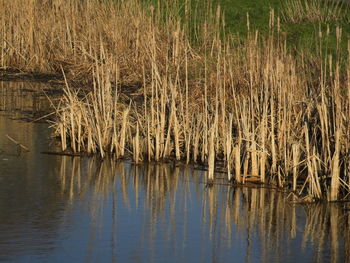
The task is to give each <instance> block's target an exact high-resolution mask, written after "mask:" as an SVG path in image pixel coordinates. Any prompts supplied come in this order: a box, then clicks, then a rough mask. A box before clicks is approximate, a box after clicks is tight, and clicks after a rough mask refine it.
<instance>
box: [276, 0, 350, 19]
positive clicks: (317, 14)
mask: <svg viewBox="0 0 350 263" xmlns="http://www.w3.org/2000/svg"><path fill="white" fill-rule="evenodd" d="M346 15H347V6H345V4H344V2H342V1H336V0H287V1H285V4H284V9H283V11H282V16H283V18H284V19H285V20H286V21H288V22H292V23H300V22H312V23H314V22H321V23H329V22H334V21H340V20H342V19H343V18H344V17H345V16H346Z"/></svg>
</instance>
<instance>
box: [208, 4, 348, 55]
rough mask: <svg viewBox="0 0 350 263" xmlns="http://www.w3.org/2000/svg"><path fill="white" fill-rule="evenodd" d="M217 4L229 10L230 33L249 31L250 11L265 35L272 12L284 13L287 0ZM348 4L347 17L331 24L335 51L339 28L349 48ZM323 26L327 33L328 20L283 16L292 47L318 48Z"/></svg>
mask: <svg viewBox="0 0 350 263" xmlns="http://www.w3.org/2000/svg"><path fill="white" fill-rule="evenodd" d="M214 1H215V4H219V5H220V6H222V10H224V13H225V21H226V31H227V32H230V33H239V34H240V35H245V34H247V15H246V14H247V13H249V18H250V28H251V30H258V31H259V32H261V33H262V34H266V33H267V32H268V30H269V12H270V10H271V9H274V10H275V15H276V17H277V16H281V11H282V10H283V4H284V1H280V0H214ZM346 8H347V6H346V5H344V7H343V12H344V13H345V14H346V17H345V18H344V19H341V20H340V21H337V22H332V23H329V24H328V25H329V28H330V36H329V38H328V39H327V41H326V42H327V43H325V45H324V46H327V48H328V51H329V52H331V53H334V54H335V50H336V34H335V32H336V27H337V26H338V27H341V28H342V31H343V34H342V36H343V37H342V41H341V46H342V48H343V49H344V48H345V49H346V45H347V41H348V39H349V36H350V23H349V21H350V11H349V10H350V9H346ZM319 28H321V30H322V31H323V35H324V36H325V35H326V30H327V23H321V24H318V23H311V22H307V21H305V22H300V23H290V22H285V21H284V20H283V19H282V17H281V31H282V32H285V33H286V36H287V43H288V45H289V46H290V47H292V48H294V49H296V50H299V49H307V50H311V51H312V50H315V49H316V45H318V43H317V42H318V41H319V40H318V35H319Z"/></svg>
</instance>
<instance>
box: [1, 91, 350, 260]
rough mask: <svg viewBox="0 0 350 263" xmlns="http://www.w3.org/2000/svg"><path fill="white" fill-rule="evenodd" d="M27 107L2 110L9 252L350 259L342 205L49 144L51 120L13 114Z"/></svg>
mask: <svg viewBox="0 0 350 263" xmlns="http://www.w3.org/2000/svg"><path fill="white" fill-rule="evenodd" d="M4 89H6V88H4V87H3V90H4ZM32 95H33V93H30V94H27V95H25V96H24V97H25V98H26V99H27V103H28V102H29V101H30V99H31V97H30V96H32ZM10 97H11V96H10ZM29 104H30V103H29ZM0 107H3V103H0ZM26 107H27V106H26ZM28 107H29V106H28ZM17 108H18V107H17ZM29 108H30V107H29ZM9 111H10V112H12V113H11V114H9V113H8V112H9ZM18 111H19V112H21V110H17V111H14V110H13V109H11V107H10V108H8V110H7V111H6V112H7V116H6V117H4V116H2V117H0V150H1V155H0V262H350V236H349V235H350V232H349V227H350V213H349V212H347V211H345V210H344V209H343V205H334V204H333V205H330V204H328V205H321V204H318V205H310V206H300V205H296V204H291V203H288V202H286V197H285V196H283V195H282V194H280V193H278V192H276V191H271V190H267V189H248V188H237V189H234V188H229V187H227V186H220V185H216V186H214V187H212V188H206V187H205V185H204V184H202V183H201V182H202V181H204V176H205V172H202V171H199V170H194V169H191V168H186V167H175V166H174V165H151V164H149V165H139V166H134V165H132V164H131V163H128V162H114V161H108V160H107V161H104V162H101V161H99V160H98V159H94V158H90V159H87V158H72V157H61V156H52V155H45V154H41V153H40V152H41V151H46V150H48V148H52V147H55V146H54V145H50V142H51V141H52V140H51V139H50V134H49V131H48V129H47V125H46V124H32V123H28V122H23V121H20V120H11V119H9V117H13V114H14V113H15V114H16V115H17V114H18ZM26 111H27V112H30V111H31V110H30V109H28V108H26ZM17 117H18V116H17ZM6 135H9V136H11V137H12V138H14V139H16V140H17V141H18V142H20V143H22V144H23V145H25V146H26V147H28V148H29V149H30V152H24V151H22V150H19V149H18V146H16V145H15V144H14V143H13V142H11V141H10V140H9V139H7V137H6Z"/></svg>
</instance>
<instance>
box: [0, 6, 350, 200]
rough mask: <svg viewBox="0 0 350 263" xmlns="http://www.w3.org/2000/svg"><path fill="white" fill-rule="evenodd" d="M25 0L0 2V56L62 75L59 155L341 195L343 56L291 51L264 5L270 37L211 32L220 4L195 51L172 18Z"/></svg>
mask: <svg viewBox="0 0 350 263" xmlns="http://www.w3.org/2000/svg"><path fill="white" fill-rule="evenodd" d="M23 2H24V1H23V0H14V1H3V2H1V5H2V8H1V10H2V11H0V12H2V13H1V25H2V26H1V30H0V34H1V35H2V36H3V41H2V42H1V46H0V50H1V52H2V54H3V55H2V56H1V63H2V65H3V66H4V67H18V68H21V69H25V70H40V71H57V72H64V74H65V76H66V77H67V85H66V88H65V96H64V98H63V99H62V101H61V103H60V104H59V105H58V106H57V120H56V123H55V124H54V127H55V129H56V133H57V135H59V136H60V138H61V141H62V150H66V149H70V150H72V151H74V152H89V153H98V154H100V155H101V156H102V157H105V156H106V155H113V156H115V157H116V158H122V157H130V158H132V159H133V160H134V161H135V162H136V163H139V162H142V161H150V160H155V161H161V160H164V159H169V158H174V159H176V160H183V161H185V162H186V163H190V162H194V163H202V164H206V165H208V168H209V178H208V179H209V181H210V180H214V179H215V178H214V171H215V167H216V166H217V164H222V163H223V165H224V166H225V169H226V170H227V173H228V176H227V177H228V179H231V178H233V177H234V178H235V179H236V181H237V182H243V183H244V181H245V178H246V175H253V176H258V177H260V181H261V182H264V183H269V184H273V185H277V186H279V187H286V186H288V185H289V184H291V185H292V189H293V190H294V191H296V193H297V194H298V195H299V196H300V197H301V198H304V197H305V198H308V200H317V199H328V200H330V201H333V200H337V199H342V198H346V197H347V196H348V194H349V192H350V175H349V155H348V151H349V149H350V145H349V141H350V140H349V134H350V124H349V121H348V119H349V117H348V116H350V99H349V94H350V59H349V56H348V55H347V56H348V57H347V59H348V61H349V62H348V65H347V67H346V68H341V65H343V64H344V63H342V61H341V60H342V59H343V58H344V56H345V52H343V53H341V51H340V50H339V52H338V54H337V55H336V57H335V58H334V57H332V56H331V55H328V54H322V53H321V52H319V54H320V55H319V57H317V58H315V61H316V63H315V64H312V63H309V62H310V61H311V59H309V57H307V56H304V57H303V58H300V59H297V58H295V57H293V56H292V55H291V54H290V53H289V52H288V51H287V49H286V43H285V40H284V37H283V36H282V35H280V34H279V28H280V25H279V19H276V18H275V17H274V13H273V11H272V12H271V14H270V34H269V36H267V37H263V36H260V35H259V33H258V32H249V33H248V35H247V37H246V39H245V40H244V41H243V42H242V43H241V44H239V45H237V43H233V42H232V41H231V40H230V37H227V39H224V40H223V39H222V38H220V37H219V34H218V33H217V32H220V31H222V18H221V14H220V9H218V11H217V13H216V15H212V12H209V14H208V16H207V20H206V21H204V22H203V23H202V24H200V25H198V26H197V29H198V30H197V33H196V34H197V36H198V37H197V42H196V45H195V46H193V45H192V44H191V41H190V39H189V35H188V34H187V33H186V32H187V31H188V28H186V27H185V26H182V24H181V21H180V20H181V19H180V18H179V17H176V16H171V17H169V18H168V19H166V20H164V18H163V17H162V15H161V12H160V11H159V10H158V9H157V8H149V9H147V10H145V9H144V8H143V7H142V6H141V5H140V4H139V3H138V2H137V1H132V0H129V1H123V2H121V3H118V4H115V3H114V2H113V1H105V2H103V3H101V2H100V1H97V0H91V1H86V2H85V1H77V0H67V1H59V0H56V1H34V0H33V1H31V2H30V4H29V7H28V9H26V10H23V8H21V6H22V5H23ZM26 3H27V2H26ZM9 10H11V12H10V11H9ZM29 10H31V11H30V12H29ZM144 10H145V11H144ZM33 12H34V15H33ZM49 18H50V19H49ZM126 18H127V19H126ZM320 35H322V34H320ZM337 35H338V38H339V41H340V38H341V29H337ZM320 41H322V39H320ZM349 50H350V44H349ZM316 66H317V67H316ZM315 68H316V69H317V70H315ZM315 72H316V73H315ZM344 72H347V73H344ZM315 74H316V76H315ZM69 80H77V81H79V83H85V85H86V87H87V88H89V89H88V91H86V89H84V90H85V91H84V92H82V91H77V90H75V89H73V88H71V87H70V84H69ZM131 88H133V92H132V93H131V92H129V89H131ZM233 173H235V176H232V174H233ZM242 175H243V176H242ZM241 179H242V181H241Z"/></svg>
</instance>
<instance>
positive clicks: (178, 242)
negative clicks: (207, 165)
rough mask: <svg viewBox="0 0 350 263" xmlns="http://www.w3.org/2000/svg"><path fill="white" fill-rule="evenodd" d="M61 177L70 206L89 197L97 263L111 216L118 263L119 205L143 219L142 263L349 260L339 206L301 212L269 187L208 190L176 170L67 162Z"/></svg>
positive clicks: (345, 221) (189, 173) (186, 171)
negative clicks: (194, 259) (167, 259)
mask: <svg viewBox="0 0 350 263" xmlns="http://www.w3.org/2000/svg"><path fill="white" fill-rule="evenodd" d="M59 176H60V182H61V185H60V186H61V194H62V195H63V196H64V197H65V198H67V199H68V200H70V204H71V205H74V202H75V201H77V200H79V199H81V198H83V197H84V196H87V195H89V200H90V202H89V206H88V208H89V211H90V215H91V217H92V222H93V226H92V227H91V228H90V231H91V232H90V234H89V253H90V256H91V257H92V258H93V255H94V253H96V251H94V248H96V244H97V243H98V242H101V240H100V239H99V238H98V236H99V235H101V234H103V233H104V232H105V231H106V226H105V225H104V224H106V218H105V216H106V214H110V215H111V221H112V222H111V223H110V224H109V226H108V227H110V229H109V228H108V230H109V231H111V234H110V235H111V240H112V244H113V245H112V248H113V249H112V254H113V255H112V257H114V259H117V258H118V257H119V255H118V251H119V249H120V248H118V240H119V238H118V236H119V235H120V234H121V233H120V231H121V230H120V228H119V227H118V224H121V225H124V224H125V222H123V220H127V219H125V218H119V216H118V213H120V211H119V210H120V209H121V208H120V207H118V206H122V207H123V208H124V209H125V210H126V211H127V212H126V213H127V214H135V213H136V214H137V215H138V216H139V217H140V220H139V221H138V222H139V223H140V224H141V226H138V227H141V229H140V233H137V234H136V235H139V237H137V238H135V240H133V241H134V242H135V245H136V247H134V249H133V252H135V253H136V252H137V253H136V254H138V255H140V256H141V257H142V258H143V257H145V256H146V255H147V253H145V251H144V249H145V248H144V247H143V246H147V250H148V251H149V252H150V253H151V254H150V255H148V256H149V257H150V258H146V259H144V258H143V259H142V260H141V259H140V261H146V262H148V261H163V260H164V258H163V260H161V259H162V257H161V256H160V258H159V253H160V252H159V250H165V251H168V253H169V255H176V257H180V259H179V260H180V261H181V260H184V261H190V260H189V258H191V254H193V255H196V256H197V257H198V261H206V262H224V261H226V260H227V259H229V258H230V257H229V256H230V255H232V253H233V254H235V258H236V259H237V260H238V262H241V261H245V262H257V261H258V262H294V261H297V260H301V261H313V262H330V261H331V262H350V257H349V252H348V251H349V250H350V247H349V246H350V243H349V241H350V240H349V235H348V233H349V222H350V216H349V213H347V212H346V211H345V210H344V209H343V207H342V206H339V205H336V204H327V205H325V204H313V205H309V206H300V205H297V204H293V203H288V202H286V198H285V196H284V195H283V194H281V193H279V192H277V191H271V190H269V189H264V188H261V189H257V188H251V189H249V188H230V187H227V186H219V185H215V186H213V187H209V188H207V187H205V185H203V184H199V183H198V182H196V183H193V182H194V181H197V180H198V178H200V176H203V174H202V172H199V171H196V170H193V169H190V168H187V167H181V168H179V167H175V166H172V165H153V164H147V165H140V166H135V165H132V164H129V163H123V162H120V163H116V162H113V161H104V162H101V161H98V160H96V159H80V158H71V157H64V158H62V159H61V169H60V175H59ZM118 198H120V200H118ZM194 204H198V207H194ZM140 210H141V211H140ZM135 211H136V212H135ZM134 216H135V215H134ZM118 218H119V219H118ZM197 230H198V233H197ZM131 231H132V232H134V231H133V230H131ZM194 233H196V234H198V236H196V235H194V236H193V234H194ZM124 234H125V233H124ZM133 234H135V233H133ZM160 234H162V235H160ZM193 238H194V239H193ZM139 241H140V243H139V244H138V243H137V242H139ZM119 242H121V241H120V240H119ZM159 242H161V244H160V243H159ZM162 242H164V243H165V244H164V243H162ZM193 242H194V243H196V244H194V243H193ZM168 243H169V244H168ZM122 247H123V246H122ZM142 247H143V248H142ZM189 247H191V248H192V249H197V250H193V251H192V252H189V251H188V248H189ZM207 248H209V250H208V249H207ZM129 249H131V248H129ZM300 250H301V251H300ZM165 254H166V252H165ZM163 256H164V255H163ZM181 257H183V258H181ZM171 261H172V260H171Z"/></svg>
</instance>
